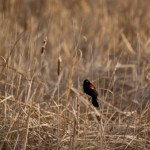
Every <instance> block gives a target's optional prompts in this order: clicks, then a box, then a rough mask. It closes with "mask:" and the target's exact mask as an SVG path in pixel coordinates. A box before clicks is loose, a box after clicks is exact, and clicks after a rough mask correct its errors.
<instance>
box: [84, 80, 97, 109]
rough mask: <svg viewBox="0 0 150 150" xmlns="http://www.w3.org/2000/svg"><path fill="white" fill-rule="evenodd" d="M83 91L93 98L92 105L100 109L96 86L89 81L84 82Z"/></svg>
mask: <svg viewBox="0 0 150 150" xmlns="http://www.w3.org/2000/svg"><path fill="white" fill-rule="evenodd" d="M83 91H84V92H85V93H86V94H88V95H90V96H91V97H92V104H93V105H94V106H95V107H99V104H98V102H97V96H98V93H97V91H96V88H95V86H94V85H93V84H92V83H91V82H90V81H89V80H88V79H86V80H84V82H83Z"/></svg>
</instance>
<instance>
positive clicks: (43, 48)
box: [41, 37, 47, 54]
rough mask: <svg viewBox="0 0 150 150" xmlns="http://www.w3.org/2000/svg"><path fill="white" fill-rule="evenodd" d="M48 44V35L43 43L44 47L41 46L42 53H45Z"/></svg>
mask: <svg viewBox="0 0 150 150" xmlns="http://www.w3.org/2000/svg"><path fill="white" fill-rule="evenodd" d="M46 44H47V37H46V38H45V40H44V41H43V45H42V48H41V54H43V53H44V51H45V47H46Z"/></svg>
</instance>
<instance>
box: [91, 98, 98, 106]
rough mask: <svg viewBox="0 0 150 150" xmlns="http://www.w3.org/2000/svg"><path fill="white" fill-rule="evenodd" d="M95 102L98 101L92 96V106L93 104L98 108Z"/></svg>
mask: <svg viewBox="0 0 150 150" xmlns="http://www.w3.org/2000/svg"><path fill="white" fill-rule="evenodd" d="M97 101H98V99H97V97H95V96H93V97H92V104H93V105H94V106H95V107H99V104H98V102H97Z"/></svg>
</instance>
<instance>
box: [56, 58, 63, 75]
mask: <svg viewBox="0 0 150 150" xmlns="http://www.w3.org/2000/svg"><path fill="white" fill-rule="evenodd" d="M61 62H62V59H61V56H59V57H58V68H57V69H58V70H57V73H58V76H59V75H60V71H61Z"/></svg>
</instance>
